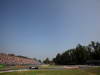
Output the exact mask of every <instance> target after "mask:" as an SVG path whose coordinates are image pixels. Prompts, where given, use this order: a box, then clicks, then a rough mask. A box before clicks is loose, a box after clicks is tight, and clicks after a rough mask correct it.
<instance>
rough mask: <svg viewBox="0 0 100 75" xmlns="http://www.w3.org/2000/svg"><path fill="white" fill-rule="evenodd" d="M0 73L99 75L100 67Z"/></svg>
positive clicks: (15, 74)
mask: <svg viewBox="0 0 100 75" xmlns="http://www.w3.org/2000/svg"><path fill="white" fill-rule="evenodd" d="M0 75H100V68H89V69H66V70H34V71H23V72H9V73H0Z"/></svg>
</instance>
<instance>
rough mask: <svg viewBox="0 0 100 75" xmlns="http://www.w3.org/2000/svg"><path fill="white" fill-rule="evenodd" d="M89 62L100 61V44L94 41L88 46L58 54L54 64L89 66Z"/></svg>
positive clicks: (80, 46)
mask: <svg viewBox="0 0 100 75" xmlns="http://www.w3.org/2000/svg"><path fill="white" fill-rule="evenodd" d="M89 60H100V43H99V42H94V41H92V42H91V43H90V44H89V45H88V46H82V45H80V44H78V45H77V46H76V48H74V49H69V50H67V51H65V52H64V53H62V54H59V53H58V54H57V55H56V57H55V58H54V59H53V62H55V64H57V65H69V64H70V65H72V64H87V61H89Z"/></svg>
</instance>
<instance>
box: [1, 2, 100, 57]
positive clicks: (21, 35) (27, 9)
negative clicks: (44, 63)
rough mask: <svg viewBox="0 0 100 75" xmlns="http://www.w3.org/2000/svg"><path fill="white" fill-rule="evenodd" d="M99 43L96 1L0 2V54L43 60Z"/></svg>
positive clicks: (99, 13)
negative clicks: (79, 46) (90, 43)
mask: <svg viewBox="0 0 100 75" xmlns="http://www.w3.org/2000/svg"><path fill="white" fill-rule="evenodd" d="M92 40H93V41H100V0H0V52H5V53H15V54H17V55H24V56H28V57H32V58H33V57H35V58H38V59H44V58H46V57H50V58H52V57H54V56H55V55H56V54H57V53H59V52H63V51H65V50H66V49H70V48H73V47H75V46H76V45H77V44H78V43H80V44H82V45H87V44H88V43H89V42H90V41H92Z"/></svg>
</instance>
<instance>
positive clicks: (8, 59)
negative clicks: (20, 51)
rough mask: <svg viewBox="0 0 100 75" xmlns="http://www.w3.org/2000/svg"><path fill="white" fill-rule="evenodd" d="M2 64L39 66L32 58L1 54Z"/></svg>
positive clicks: (0, 61)
mask: <svg viewBox="0 0 100 75" xmlns="http://www.w3.org/2000/svg"><path fill="white" fill-rule="evenodd" d="M0 64H7V65H23V64H38V62H37V61H35V60H33V59H31V58H24V57H18V56H15V55H12V54H5V53H0Z"/></svg>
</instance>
